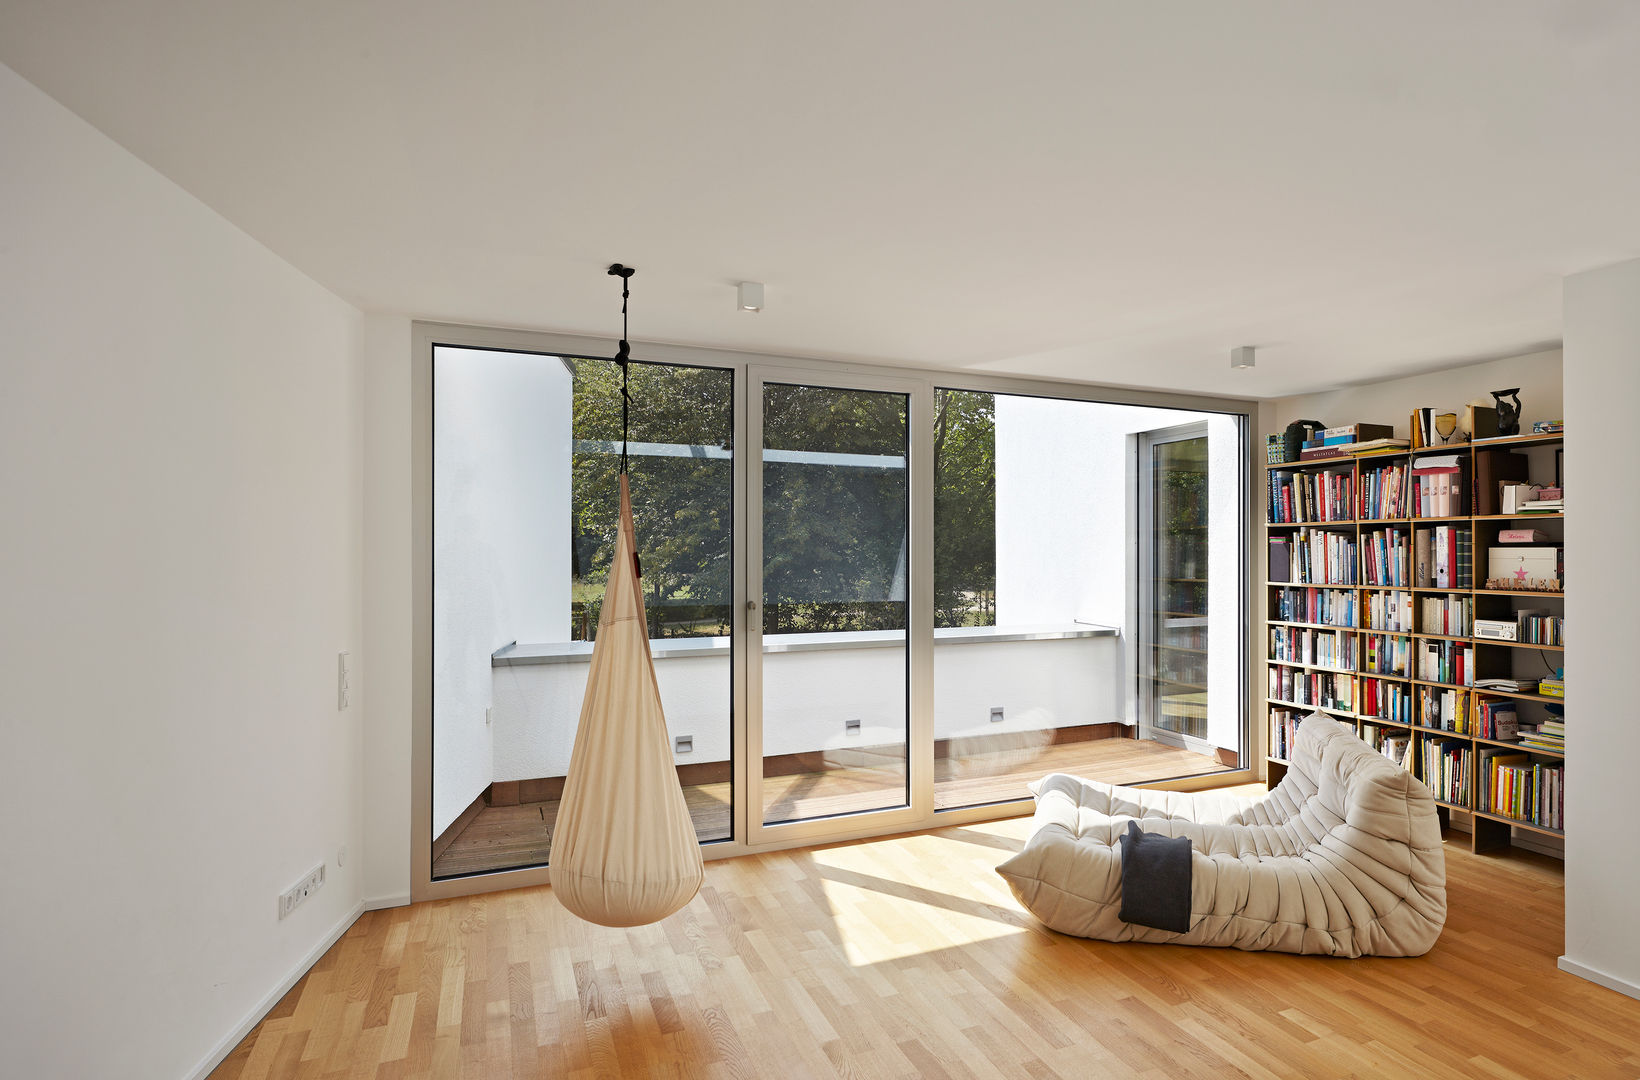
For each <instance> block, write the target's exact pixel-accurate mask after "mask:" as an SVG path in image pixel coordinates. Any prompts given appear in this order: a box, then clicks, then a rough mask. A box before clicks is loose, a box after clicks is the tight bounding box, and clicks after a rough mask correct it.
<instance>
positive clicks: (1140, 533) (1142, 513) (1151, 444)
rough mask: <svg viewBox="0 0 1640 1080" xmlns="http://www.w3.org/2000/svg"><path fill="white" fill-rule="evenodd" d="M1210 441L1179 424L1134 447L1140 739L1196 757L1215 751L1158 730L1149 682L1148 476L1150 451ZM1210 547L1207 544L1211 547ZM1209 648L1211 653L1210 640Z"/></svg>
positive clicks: (1139, 439) (1200, 429)
mask: <svg viewBox="0 0 1640 1080" xmlns="http://www.w3.org/2000/svg"><path fill="white" fill-rule="evenodd" d="M1207 437H1208V429H1207V421H1205V420H1198V421H1194V422H1192V423H1189V424H1179V425H1177V426H1175V427H1166V428H1154V429H1152V430H1150V431H1141V432H1137V433H1136V434H1135V443H1136V445H1137V465H1138V468H1137V481H1138V482H1137V487H1138V492H1137V495H1138V510H1139V512H1138V516H1137V517H1136V518H1135V519H1134V528H1133V533H1134V537H1135V539H1136V541H1137V544H1138V549H1139V551H1138V555H1139V559H1138V579H1137V580H1136V581H1135V582H1134V590H1133V591H1134V595H1135V597H1136V598H1137V600H1138V605H1139V612H1138V614H1139V618H1138V624H1137V626H1136V627H1135V629H1136V631H1137V634H1136V638H1135V641H1134V650H1133V655H1134V659H1135V665H1134V677H1135V678H1136V679H1137V682H1138V686H1137V694H1138V702H1139V717H1138V720H1139V738H1141V739H1150V740H1152V741H1153V742H1159V743H1163V744H1165V745H1168V746H1177V747H1179V748H1180V749H1184V750H1192V751H1195V752H1196V753H1198V754H1212V753H1213V752H1214V750H1215V749H1216V748H1215V747H1214V746H1213V745H1212V744H1211V743H1209V742H1208V741H1207V740H1205V739H1199V738H1196V737H1194V736H1191V735H1186V734H1184V733H1183V732H1179V731H1172V730H1170V729H1167V728H1161V727H1157V726H1156V721H1155V717H1156V708H1157V704H1158V702H1157V698H1156V690H1155V684H1154V683H1153V682H1152V681H1151V680H1150V679H1149V678H1148V674H1149V670H1150V666H1151V664H1152V662H1153V653H1152V651H1151V649H1152V646H1153V645H1154V644H1155V643H1154V642H1153V641H1152V640H1151V635H1152V633H1153V632H1154V627H1155V614H1156V594H1155V590H1154V589H1153V588H1151V587H1150V583H1151V582H1153V581H1154V580H1155V575H1156V566H1155V561H1156V547H1155V544H1154V543H1153V542H1151V540H1150V537H1151V531H1150V530H1149V529H1148V528H1147V525H1148V523H1149V522H1150V521H1151V520H1152V519H1153V518H1154V517H1155V513H1156V494H1155V483H1154V475H1153V470H1152V464H1151V459H1152V451H1154V450H1155V448H1156V447H1158V446H1164V445H1166V444H1168V443H1175V442H1189V441H1192V440H1194V439H1203V440H1205V439H1206V438H1207ZM1209 542H1210V543H1211V541H1209ZM1201 622H1202V625H1204V626H1205V625H1207V616H1205V615H1204V616H1202V617H1201ZM1208 647H1209V648H1211V647H1212V640H1211V638H1209V642H1208Z"/></svg>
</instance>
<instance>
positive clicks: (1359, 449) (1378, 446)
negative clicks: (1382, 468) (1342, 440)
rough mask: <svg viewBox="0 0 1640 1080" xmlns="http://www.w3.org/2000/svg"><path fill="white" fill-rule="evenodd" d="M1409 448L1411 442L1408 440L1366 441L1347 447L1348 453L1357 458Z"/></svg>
mask: <svg viewBox="0 0 1640 1080" xmlns="http://www.w3.org/2000/svg"><path fill="white" fill-rule="evenodd" d="M1411 446H1412V442H1411V440H1409V439H1388V438H1386V439H1366V440H1363V441H1361V442H1356V443H1351V444H1350V445H1349V452H1350V453H1352V454H1355V455H1357V456H1360V455H1363V454H1382V453H1385V452H1394V451H1398V450H1406V449H1408V448H1410V447H1411Z"/></svg>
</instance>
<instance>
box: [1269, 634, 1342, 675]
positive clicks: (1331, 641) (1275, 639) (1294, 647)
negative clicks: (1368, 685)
mask: <svg viewBox="0 0 1640 1080" xmlns="http://www.w3.org/2000/svg"><path fill="white" fill-rule="evenodd" d="M1355 641H1356V638H1355V635H1354V634H1353V633H1349V632H1347V631H1341V630H1311V629H1298V628H1294V627H1291V626H1272V627H1270V659H1272V660H1278V661H1283V662H1286V663H1289V664H1313V665H1315V666H1317V667H1325V668H1333V669H1334V670H1338V671H1353V670H1355Z"/></svg>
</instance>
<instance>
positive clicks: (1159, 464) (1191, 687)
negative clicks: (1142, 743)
mask: <svg viewBox="0 0 1640 1080" xmlns="http://www.w3.org/2000/svg"><path fill="white" fill-rule="evenodd" d="M1150 466H1151V467H1150V478H1151V485H1152V488H1151V500H1152V503H1151V505H1152V506H1153V507H1154V508H1155V511H1154V513H1153V515H1152V518H1153V520H1151V521H1150V522H1149V523H1148V524H1149V531H1150V535H1149V537H1148V538H1147V541H1146V542H1148V543H1149V544H1150V545H1151V551H1152V556H1153V559H1152V565H1153V566H1154V567H1155V576H1154V578H1153V580H1152V581H1151V582H1150V587H1151V589H1152V602H1151V604H1150V605H1149V607H1150V611H1151V619H1152V623H1151V626H1150V627H1149V631H1150V633H1149V635H1148V638H1147V641H1146V647H1147V651H1148V654H1149V655H1148V661H1149V662H1148V665H1147V668H1146V670H1147V671H1148V672H1149V676H1150V680H1151V684H1152V687H1153V691H1152V694H1151V700H1152V702H1153V703H1154V705H1153V709H1154V714H1153V715H1152V716H1151V717H1150V722H1151V725H1152V726H1153V727H1154V728H1155V729H1156V730H1157V731H1160V732H1174V733H1177V734H1179V735H1185V736H1189V737H1190V738H1193V739H1201V740H1206V738H1207V655H1208V654H1207V641H1208V627H1209V625H1210V623H1209V621H1208V614H1209V613H1208V561H1207V539H1208V502H1209V500H1208V493H1207V472H1208V470H1207V436H1206V435H1205V434H1204V435H1202V436H1200V437H1198V438H1192V439H1179V440H1176V441H1173V442H1160V443H1155V444H1153V445H1152V447H1151V457H1150Z"/></svg>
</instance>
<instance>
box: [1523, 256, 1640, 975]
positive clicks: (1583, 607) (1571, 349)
mask: <svg viewBox="0 0 1640 1080" xmlns="http://www.w3.org/2000/svg"><path fill="white" fill-rule="evenodd" d="M1565 303H1566V417H1565V419H1566V477H1567V487H1569V488H1570V489H1571V490H1572V500H1573V505H1572V509H1571V513H1570V514H1569V515H1568V516H1567V518H1566V565H1567V566H1568V567H1569V573H1568V574H1567V576H1566V621H1567V623H1569V624H1570V625H1571V626H1572V644H1571V646H1570V647H1569V648H1568V649H1567V652H1566V677H1567V681H1568V682H1569V683H1571V684H1572V692H1571V696H1570V700H1569V704H1570V707H1569V708H1568V709H1567V712H1566V724H1567V726H1568V727H1569V728H1570V729H1571V733H1570V737H1569V739H1568V741H1569V742H1570V744H1571V748H1570V750H1569V751H1568V753H1567V757H1566V955H1565V956H1563V957H1562V958H1561V966H1562V967H1565V968H1567V969H1568V970H1570V971H1574V972H1576V973H1577V974H1579V975H1582V976H1584V977H1585V978H1590V979H1593V980H1594V981H1596V982H1599V983H1602V984H1604V985H1606V986H1610V987H1612V988H1613V989H1616V990H1621V991H1622V992H1623V993H1626V994H1629V995H1630V996H1632V997H1640V929H1637V928H1636V925H1635V920H1634V902H1635V897H1636V896H1637V895H1640V860H1637V859H1636V858H1635V849H1636V844H1635V839H1634V827H1635V821H1636V820H1637V819H1640V785H1636V784H1635V782H1634V763H1635V761H1637V760H1640V725H1637V724H1636V723H1635V718H1634V683H1633V679H1632V678H1631V675H1632V672H1633V670H1634V661H1635V656H1636V655H1637V654H1640V633H1637V632H1636V630H1635V625H1634V612H1635V611H1636V610H1640V579H1637V578H1636V577H1635V575H1634V573H1633V572H1632V569H1631V568H1632V567H1633V565H1634V549H1635V537H1636V536H1640V503H1637V502H1636V501H1635V499H1634V498H1633V495H1632V492H1631V485H1629V484H1627V483H1625V482H1624V480H1625V477H1626V475H1627V473H1628V472H1629V471H1630V462H1631V461H1632V460H1633V450H1632V448H1631V447H1629V446H1628V444H1629V443H1630V441H1631V440H1630V438H1629V435H1630V432H1631V430H1632V428H1633V424H1634V418H1633V414H1634V403H1635V401H1636V400H1640V366H1637V365H1636V363H1635V358H1636V357H1640V261H1636V262H1626V263H1620V264H1619V265H1617V266H1612V267H1608V268H1606V269H1603V270H1591V271H1589V272H1588V273H1585V274H1577V275H1574V276H1572V277H1569V278H1567V279H1566V297H1565ZM1523 396H1524V394H1523ZM1528 404H1530V402H1528ZM1608 493H1609V494H1608ZM1603 495H1605V496H1607V497H1603Z"/></svg>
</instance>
